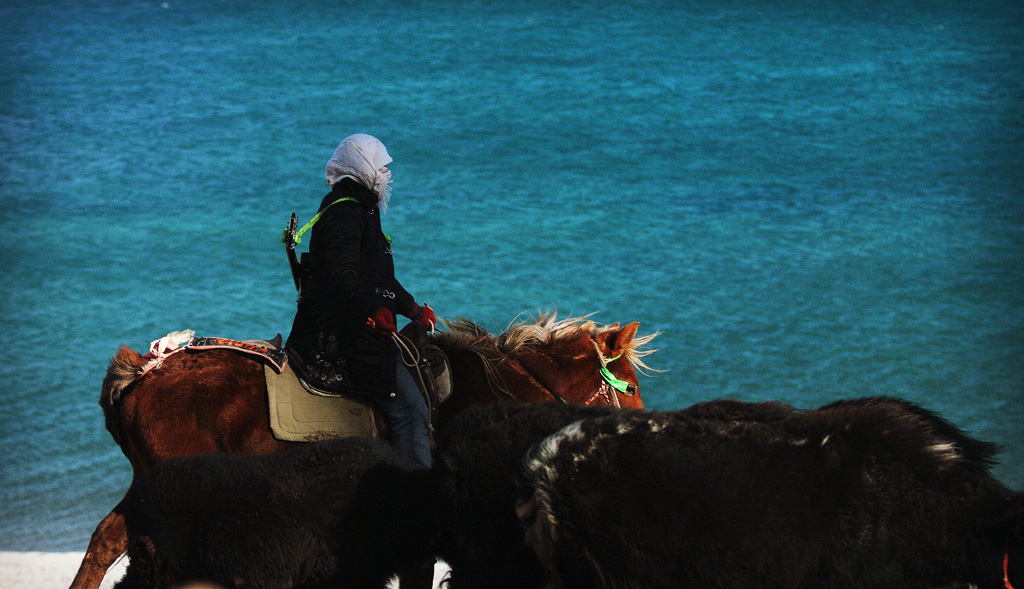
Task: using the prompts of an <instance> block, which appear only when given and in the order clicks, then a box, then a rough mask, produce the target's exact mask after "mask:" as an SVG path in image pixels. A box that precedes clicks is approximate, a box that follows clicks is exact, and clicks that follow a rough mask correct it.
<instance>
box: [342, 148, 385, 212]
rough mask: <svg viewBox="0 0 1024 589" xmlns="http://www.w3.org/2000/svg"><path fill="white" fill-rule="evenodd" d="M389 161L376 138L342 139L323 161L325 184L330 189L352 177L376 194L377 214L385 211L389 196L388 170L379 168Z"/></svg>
mask: <svg viewBox="0 0 1024 589" xmlns="http://www.w3.org/2000/svg"><path fill="white" fill-rule="evenodd" d="M392 161H394V160H393V159H391V156H390V155H388V150H387V148H386V147H384V144H383V143H381V142H380V139H377V138H376V137H373V136H372V135H366V134H365V133H356V134H355V135H350V136H349V137H346V138H345V139H344V141H342V142H341V145H339V146H338V149H336V150H334V155H332V156H331V159H330V160H328V161H327V169H326V170H325V176H326V177H327V184H329V185H331V186H334V184H335V183H336V182H338V181H339V180H341V179H342V178H352V179H353V180H355V181H356V182H359V183H360V184H362V185H363V186H365V187H367V188H369V189H370V190H371V191H373V193H374V194H376V195H377V198H378V201H377V202H378V204H379V205H380V210H381V212H385V211H386V210H387V208H388V200H389V198H390V197H391V170H388V171H386V172H383V173H381V169H382V168H384V167H385V166H387V165H388V164H390V163H391V162H392Z"/></svg>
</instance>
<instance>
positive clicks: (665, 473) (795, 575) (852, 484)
mask: <svg viewBox="0 0 1024 589" xmlns="http://www.w3.org/2000/svg"><path fill="white" fill-rule="evenodd" d="M509 435H511V436H512V437H514V436H515V435H516V432H514V431H512V432H509ZM994 452H995V447H994V446H992V445H990V444H987V443H984V442H979V441H977V440H974V439H972V438H970V437H968V436H966V435H965V434H963V433H962V432H961V431H959V430H958V429H957V428H955V427H954V426H952V425H951V424H949V423H948V422H946V421H944V420H942V419H941V418H939V417H937V416H936V415H934V414H932V413H930V412H928V411H926V410H923V409H921V408H919V407H917V406H915V405H913V404H911V403H907V402H904V401H900V400H896V399H891V398H871V399H860V400H851V401H842V402H838V403H834V404H832V405H829V406H826V407H823V408H821V409H817V410H811V411H796V410H793V409H792V408H789V407H788V406H785V405H781V404H767V405H765V404H742V403H738V402H736V401H722V402H712V403H705V404H701V405H698V406H695V407H692V408H690V409H687V410H682V411H679V412H673V413H646V414H645V413H636V412H631V413H623V414H614V415H607V416H602V417H595V418H590V419H585V420H581V421H578V422H576V423H574V424H572V425H570V426H568V427H566V428H564V429H562V430H561V431H559V432H558V433H556V434H554V435H552V436H550V437H548V438H547V439H545V440H544V441H543V442H541V443H540V444H538V445H536V446H535V447H534V448H533V449H532V450H531V451H530V453H529V455H528V457H527V459H526V462H525V463H524V472H523V485H522V487H521V491H520V503H519V513H520V516H521V518H522V522H523V525H524V527H525V529H526V534H527V540H528V542H529V543H530V545H531V546H533V548H534V549H535V551H536V553H537V555H538V557H539V559H540V560H541V562H542V563H543V564H544V567H545V569H546V570H547V572H548V575H549V581H550V582H551V583H552V584H553V585H554V586H556V587H562V588H587V589H596V588H617V589H626V588H637V589H640V588H644V589H651V588H661V587H664V588H667V587H702V588H704V587H708V588H725V587H730V588H741V587H778V588H803V587H808V588H809V587H814V588H855V587H856V588H860V587H907V588H916V587H920V588H925V587H964V588H966V587H970V586H976V587H980V588H987V587H990V588H997V587H998V588H1000V589H1002V588H1003V587H1004V575H1008V579H1006V583H1007V584H1006V585H1005V586H1006V587H1010V586H1011V585H1015V586H1016V587H1018V588H1020V587H1024V493H1019V492H1018V493H1014V492H1012V491H1011V490H1009V489H1007V488H1006V487H1004V486H1003V485H1002V484H1000V483H999V482H997V481H996V480H995V479H994V478H993V477H992V476H991V475H990V474H989V472H988V469H989V466H990V465H991V461H992V457H993V455H994Z"/></svg>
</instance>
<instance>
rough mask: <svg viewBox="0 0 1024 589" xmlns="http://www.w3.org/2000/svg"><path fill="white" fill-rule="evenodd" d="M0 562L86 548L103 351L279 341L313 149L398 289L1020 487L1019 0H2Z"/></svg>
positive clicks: (99, 494)
mask: <svg viewBox="0 0 1024 589" xmlns="http://www.w3.org/2000/svg"><path fill="white" fill-rule="evenodd" d="M0 47H2V49H0V97H2V99H0V289H2V290H0V296H2V299H0V320H2V325H3V328H4V337H3V342H4V344H3V346H2V348H0V349H2V351H3V356H4V361H3V362H2V363H0V415H2V425H3V427H2V431H0V440H2V444H3V447H4V448H5V456H4V459H3V461H2V462H0V464H2V469H3V470H2V473H0V474H2V491H0V532H2V533H0V549H3V550H84V548H85V545H86V542H87V539H88V536H89V534H90V533H91V532H92V529H93V527H94V526H95V524H96V523H97V522H98V521H99V519H100V518H101V517H102V516H103V515H104V514H105V513H106V512H107V510H109V508H110V507H112V506H113V505H114V504H115V503H116V502H117V501H118V500H119V499H120V497H121V495H122V494H123V493H124V491H125V489H126V487H127V484H128V481H129V480H130V468H129V465H128V462H127V460H126V459H125V458H124V457H123V455H121V453H120V451H119V449H118V448H117V446H116V445H115V444H114V442H113V441H112V439H111V438H110V436H109V435H108V434H107V432H106V431H105V429H104V427H103V419H102V414H101V412H100V409H99V406H98V404H97V400H98V397H99V389H100V383H101V381H102V377H103V373H104V371H105V369H106V363H107V361H108V359H109V358H110V356H111V355H112V354H113V352H114V351H115V350H116V348H117V346H119V345H120V344H122V343H124V344H128V345H130V346H132V347H134V348H136V349H139V350H144V349H146V347H147V346H148V344H149V342H150V341H151V340H153V339H156V338H158V337H161V336H163V335H165V334H166V333H168V332H169V331H173V330H178V329H183V328H191V329H194V330H196V331H197V332H198V333H200V334H202V335H218V336H224V337H235V338H243V339H244V338H256V337H260V338H265V337H271V336H273V335H274V334H275V333H278V332H281V333H285V334H286V333H287V330H288V329H289V326H290V324H291V317H292V313H293V311H294V290H293V288H292V286H291V279H290V276H289V273H288V268H287V262H286V260H285V257H284V252H283V250H282V247H281V244H280V243H279V242H278V237H279V235H280V232H281V229H283V227H284V224H285V222H286V221H287V219H288V216H289V215H290V214H291V213H292V212H296V213H298V214H299V216H300V218H301V219H302V220H303V221H304V220H306V219H308V218H309V217H310V216H311V215H312V213H313V212H314V208H315V207H316V206H317V204H318V203H319V202H320V199H321V197H322V195H323V193H324V190H325V184H324V182H323V165H324V163H325V162H326V160H327V158H328V157H329V156H330V154H331V152H332V151H333V149H334V147H335V146H336V145H337V143H338V142H339V141H340V140H341V138H343V137H345V136H346V135H348V134H350V133H354V132H367V133H372V134H374V135H377V136H378V137H380V138H381V139H382V140H383V141H384V142H385V144H386V145H387V146H388V148H389V150H390V152H391V154H392V155H393V156H394V158H395V163H394V164H393V165H392V169H393V171H394V175H395V193H394V198H393V200H392V208H391V211H390V212H389V213H388V215H387V216H386V217H385V218H384V224H385V230H386V231H388V233H390V234H391V235H392V237H394V238H395V250H396V256H397V266H398V273H399V277H400V278H401V280H402V282H403V284H404V285H405V286H406V287H407V288H408V289H409V290H410V291H412V292H413V293H414V294H415V295H416V296H417V298H418V300H420V301H426V302H428V303H429V304H431V305H432V306H433V307H434V308H435V309H436V310H437V311H438V313H439V314H440V315H442V316H445V317H449V318H453V317H457V316H465V317H470V318H472V319H475V320H477V321H478V322H480V323H482V324H484V325H486V326H487V327H488V328H490V329H491V330H493V331H500V330H502V329H503V328H504V327H505V326H506V325H507V324H508V323H509V322H510V321H512V320H513V319H514V318H515V317H516V316H517V315H519V314H520V313H523V312H527V313H534V314H535V313H536V312H537V311H538V310H550V309H557V310H558V311H559V312H560V314H561V315H562V316H572V315H580V314H587V313H593V314H594V315H593V319H595V320H597V321H600V322H603V323H613V322H617V321H618V322H628V321H639V322H640V323H641V331H642V332H645V333H650V332H654V331H658V332H660V333H661V335H660V336H659V337H658V338H657V340H656V344H657V347H658V348H659V351H658V352H657V353H656V354H654V355H652V356H650V357H649V360H650V363H651V364H652V366H654V367H655V368H658V369H660V370H663V371H664V372H659V373H656V374H652V375H650V376H647V377H643V379H642V380H641V390H642V393H643V395H644V398H645V400H646V401H647V404H648V406H649V407H652V408H655V409H672V408H678V407H683V406H686V405H689V404H691V403H694V402H697V401H701V400H705V399H710V398H717V397H732V398H738V399H745V400H761V399H780V400H783V401H787V402H790V403H793V404H795V405H797V406H800V407H815V406H818V405H821V404H824V403H828V402H831V401H833V400H836V399H839V398H845V397H854V396H863V395H877V394H887V395H897V396H901V397H905V398H908V399H911V400H913V401H915V402H917V403H920V404H922V405H924V406H925V407H928V408H931V409H933V410H936V411H938V412H939V413H941V414H942V415H943V416H945V417H947V418H949V419H950V420H952V421H953V422H954V423H956V424H957V425H959V426H960V427H961V428H963V429H965V430H966V431H968V432H969V433H970V434H972V435H974V436H976V437H979V438H981V439H984V440H989V441H994V442H997V443H999V444H1001V445H1002V446H1003V448H1004V451H1003V452H1002V453H1001V455H1000V459H1001V462H1000V464H999V465H998V466H997V467H996V468H995V473H996V475H997V476H998V477H999V478H1000V479H1001V480H1003V481H1004V482H1006V483H1007V484H1009V485H1011V486H1013V487H1015V488H1018V489H1019V488H1022V487H1024V436H1022V435H1021V431H1022V428H1024V409H1022V406H1024V5H1021V3H1020V2H1005V3H996V2H976V3H970V6H969V7H968V6H967V3H956V2H939V1H936V2H916V3H915V2H901V1H896V2H885V3H882V2H879V3H875V2H856V1H854V2H842V3H836V4H831V3H826V2H813V1H807V2H783V3H775V2H772V3H768V2H764V3H763V4H758V3H751V2H726V1H718V2H700V3H697V2H692V3H690V2H682V1H665V2H656V1H652V2H642V1H635V2H573V3H568V2H566V3H553V2H540V1H536V2H533V1H523V2H516V3H503V2H488V1H484V0H480V1H476V2H472V1H463V2H441V1H423V2H405V1H389V2H369V3H356V2H297V1H296V2H273V3H271V2H255V3H249V2H236V1H227V0H224V1H215V2H181V1H173V0H172V1H170V2H166V3H162V2H155V1H154V2H141V1H139V2H130V1H129V2H99V1H93V2H65V1H52V2H12V1H10V0H8V1H6V2H3V3H2V4H0Z"/></svg>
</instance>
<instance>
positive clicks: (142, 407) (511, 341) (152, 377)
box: [71, 313, 657, 589]
mask: <svg viewBox="0 0 1024 589" xmlns="http://www.w3.org/2000/svg"><path fill="white" fill-rule="evenodd" d="M446 325H447V326H448V330H447V331H442V332H438V333H436V334H434V335H433V336H432V337H431V343H433V344H435V345H437V346H438V347H439V348H441V349H442V350H443V351H444V352H445V353H446V355H447V356H448V360H449V363H450V365H451V374H452V387H453V388H452V394H451V397H450V398H449V399H448V400H447V401H446V402H445V403H444V404H443V405H441V406H440V407H439V408H438V413H437V418H436V422H435V426H436V427H437V428H438V429H443V428H444V426H445V424H447V423H448V422H449V421H450V420H451V418H452V417H453V416H454V415H455V414H457V413H458V412H459V411H460V410H462V409H463V408H465V407H468V406H471V405H479V404H485V403H495V402H500V401H515V402H522V403H544V402H548V401H551V400H558V401H562V402H566V403H577V404H593V405H615V406H621V407H630V408H642V407H643V401H642V400H641V398H640V394H639V390H638V388H637V377H636V369H637V368H639V369H641V370H642V369H644V368H647V366H646V365H645V364H644V362H643V360H642V358H643V357H644V356H646V355H647V354H649V353H651V352H653V351H654V350H651V349H646V348H645V346H646V344H648V343H650V341H651V340H652V339H653V338H654V337H655V335H657V334H652V335H645V336H639V337H638V336H637V328H638V327H639V324H638V323H635V322H634V323H629V324H627V325H626V326H624V327H620V326H619V324H618V323H616V324H613V325H598V324H596V323H594V322H592V321H588V320H585V319H583V318H572V319H565V320H558V319H557V316H556V314H554V313H552V314H541V315H540V316H539V317H538V318H537V320H536V321H533V322H528V323H518V324H515V325H512V326H510V327H509V328H508V329H507V330H506V331H505V332H504V333H502V334H501V335H498V336H494V335H491V334H488V333H487V332H486V331H485V330H484V329H483V328H481V327H479V326H477V325H476V324H474V323H472V322H471V321H467V320H460V321H456V322H453V323H448V322H446ZM145 362H146V360H145V359H144V358H143V357H142V356H140V355H139V354H138V353H137V352H135V351H133V350H131V349H129V348H127V347H124V346H122V347H121V349H119V350H118V351H117V353H116V354H115V355H114V357H113V358H112V359H111V361H110V366H109V368H108V369H107V376H106V378H104V380H103V390H102V393H101V395H100V406H101V407H102V408H103V414H104V417H105V419H106V426H107V430H108V431H109V432H110V434H111V435H112V436H113V438H114V440H115V441H116V442H117V444H118V445H119V446H120V447H121V450H122V451H123V452H124V454H125V456H127V457H128V460H129V461H130V462H131V464H132V470H133V476H138V475H139V474H141V473H143V472H145V471H147V470H149V469H150V468H152V467H154V466H155V465H157V464H160V463H161V462H164V461H166V460H168V459H171V458H174V457H177V456H187V455H191V454H198V453H203V452H213V451H224V452H241V453H248V454H263V453H270V452H277V451H280V450H283V449H284V448H287V447H289V446H292V445H294V444H296V443H297V442H283V441H280V440H277V439H275V438H274V437H273V435H272V434H271V431H270V423H269V415H268V411H267V388H266V381H265V377H264V373H263V364H262V362H260V361H258V360H255V359H253V358H251V357H249V356H245V355H242V354H240V353H237V352H234V351H230V350H209V351H188V352H185V353H177V354H172V355H170V356H168V357H167V358H166V360H165V361H164V363H163V365H162V366H161V367H160V368H158V369H155V370H153V371H151V372H149V373H147V374H146V375H145V376H144V377H139V376H138V375H139V371H140V368H141V367H142V366H143V365H144V364H145ZM602 368H604V369H605V370H602ZM609 373H610V374H609ZM609 376H611V377H612V378H611V379H609V378H608V377H609ZM615 379H621V380H622V381H625V383H626V384H628V388H627V389H626V390H625V392H620V391H619V390H618V389H616V388H613V387H612V386H610V384H609V383H610V381H614V380H615ZM618 384H620V387H619V388H623V387H622V386H621V383H618ZM121 510H122V504H121V503H118V505H117V506H115V507H114V509H113V510H112V511H111V512H110V513H109V514H107V516H106V517H104V518H103V520H102V521H101V522H100V523H99V525H98V526H97V527H96V531H95V532H94V533H93V535H92V538H91V539H90V541H89V547H88V550H87V551H86V554H85V558H84V559H83V561H82V564H81V567H80V568H79V570H78V574H77V575H76V576H75V579H74V581H73V582H72V585H71V587H72V589H84V588H88V589H97V588H98V587H99V585H100V583H101V582H102V580H103V577H104V575H105V574H106V571H107V569H108V568H109V567H110V565H112V564H113V563H114V561H115V560H116V559H117V558H118V556H120V555H121V553H123V552H124V550H125V548H126V543H127V537H126V531H125V527H124V518H123V516H122V513H121Z"/></svg>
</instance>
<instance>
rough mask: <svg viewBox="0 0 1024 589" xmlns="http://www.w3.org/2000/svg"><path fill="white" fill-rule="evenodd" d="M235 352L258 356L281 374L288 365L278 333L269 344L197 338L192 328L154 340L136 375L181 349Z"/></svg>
mask: <svg viewBox="0 0 1024 589" xmlns="http://www.w3.org/2000/svg"><path fill="white" fill-rule="evenodd" d="M214 349H223V350H235V351H236V352H242V353H244V354H251V355H254V356H259V357H260V358H262V359H263V360H266V361H267V362H269V363H270V365H272V366H273V367H274V369H275V370H277V371H278V372H281V371H282V370H284V367H285V365H286V364H287V363H288V354H287V352H285V351H284V349H282V348H281V334H278V335H277V337H275V338H274V339H273V340H271V341H266V340H246V341H239V340H233V339H227V338H224V337H196V336H195V332H193V331H192V330H191V329H186V330H184V331H175V332H172V333H169V334H167V335H165V336H164V337H162V338H160V339H158V340H155V341H154V342H153V343H151V344H149V352H148V353H146V354H145V355H144V356H143V358H147V359H148V360H149V361H148V362H146V364H145V365H143V366H142V368H140V369H139V376H140V377H141V376H144V375H145V374H146V373H148V372H149V371H151V370H155V369H157V368H160V366H162V365H163V363H164V360H166V359H167V358H168V357H169V356H171V355H172V354H176V353H178V352H181V351H183V350H214Z"/></svg>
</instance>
